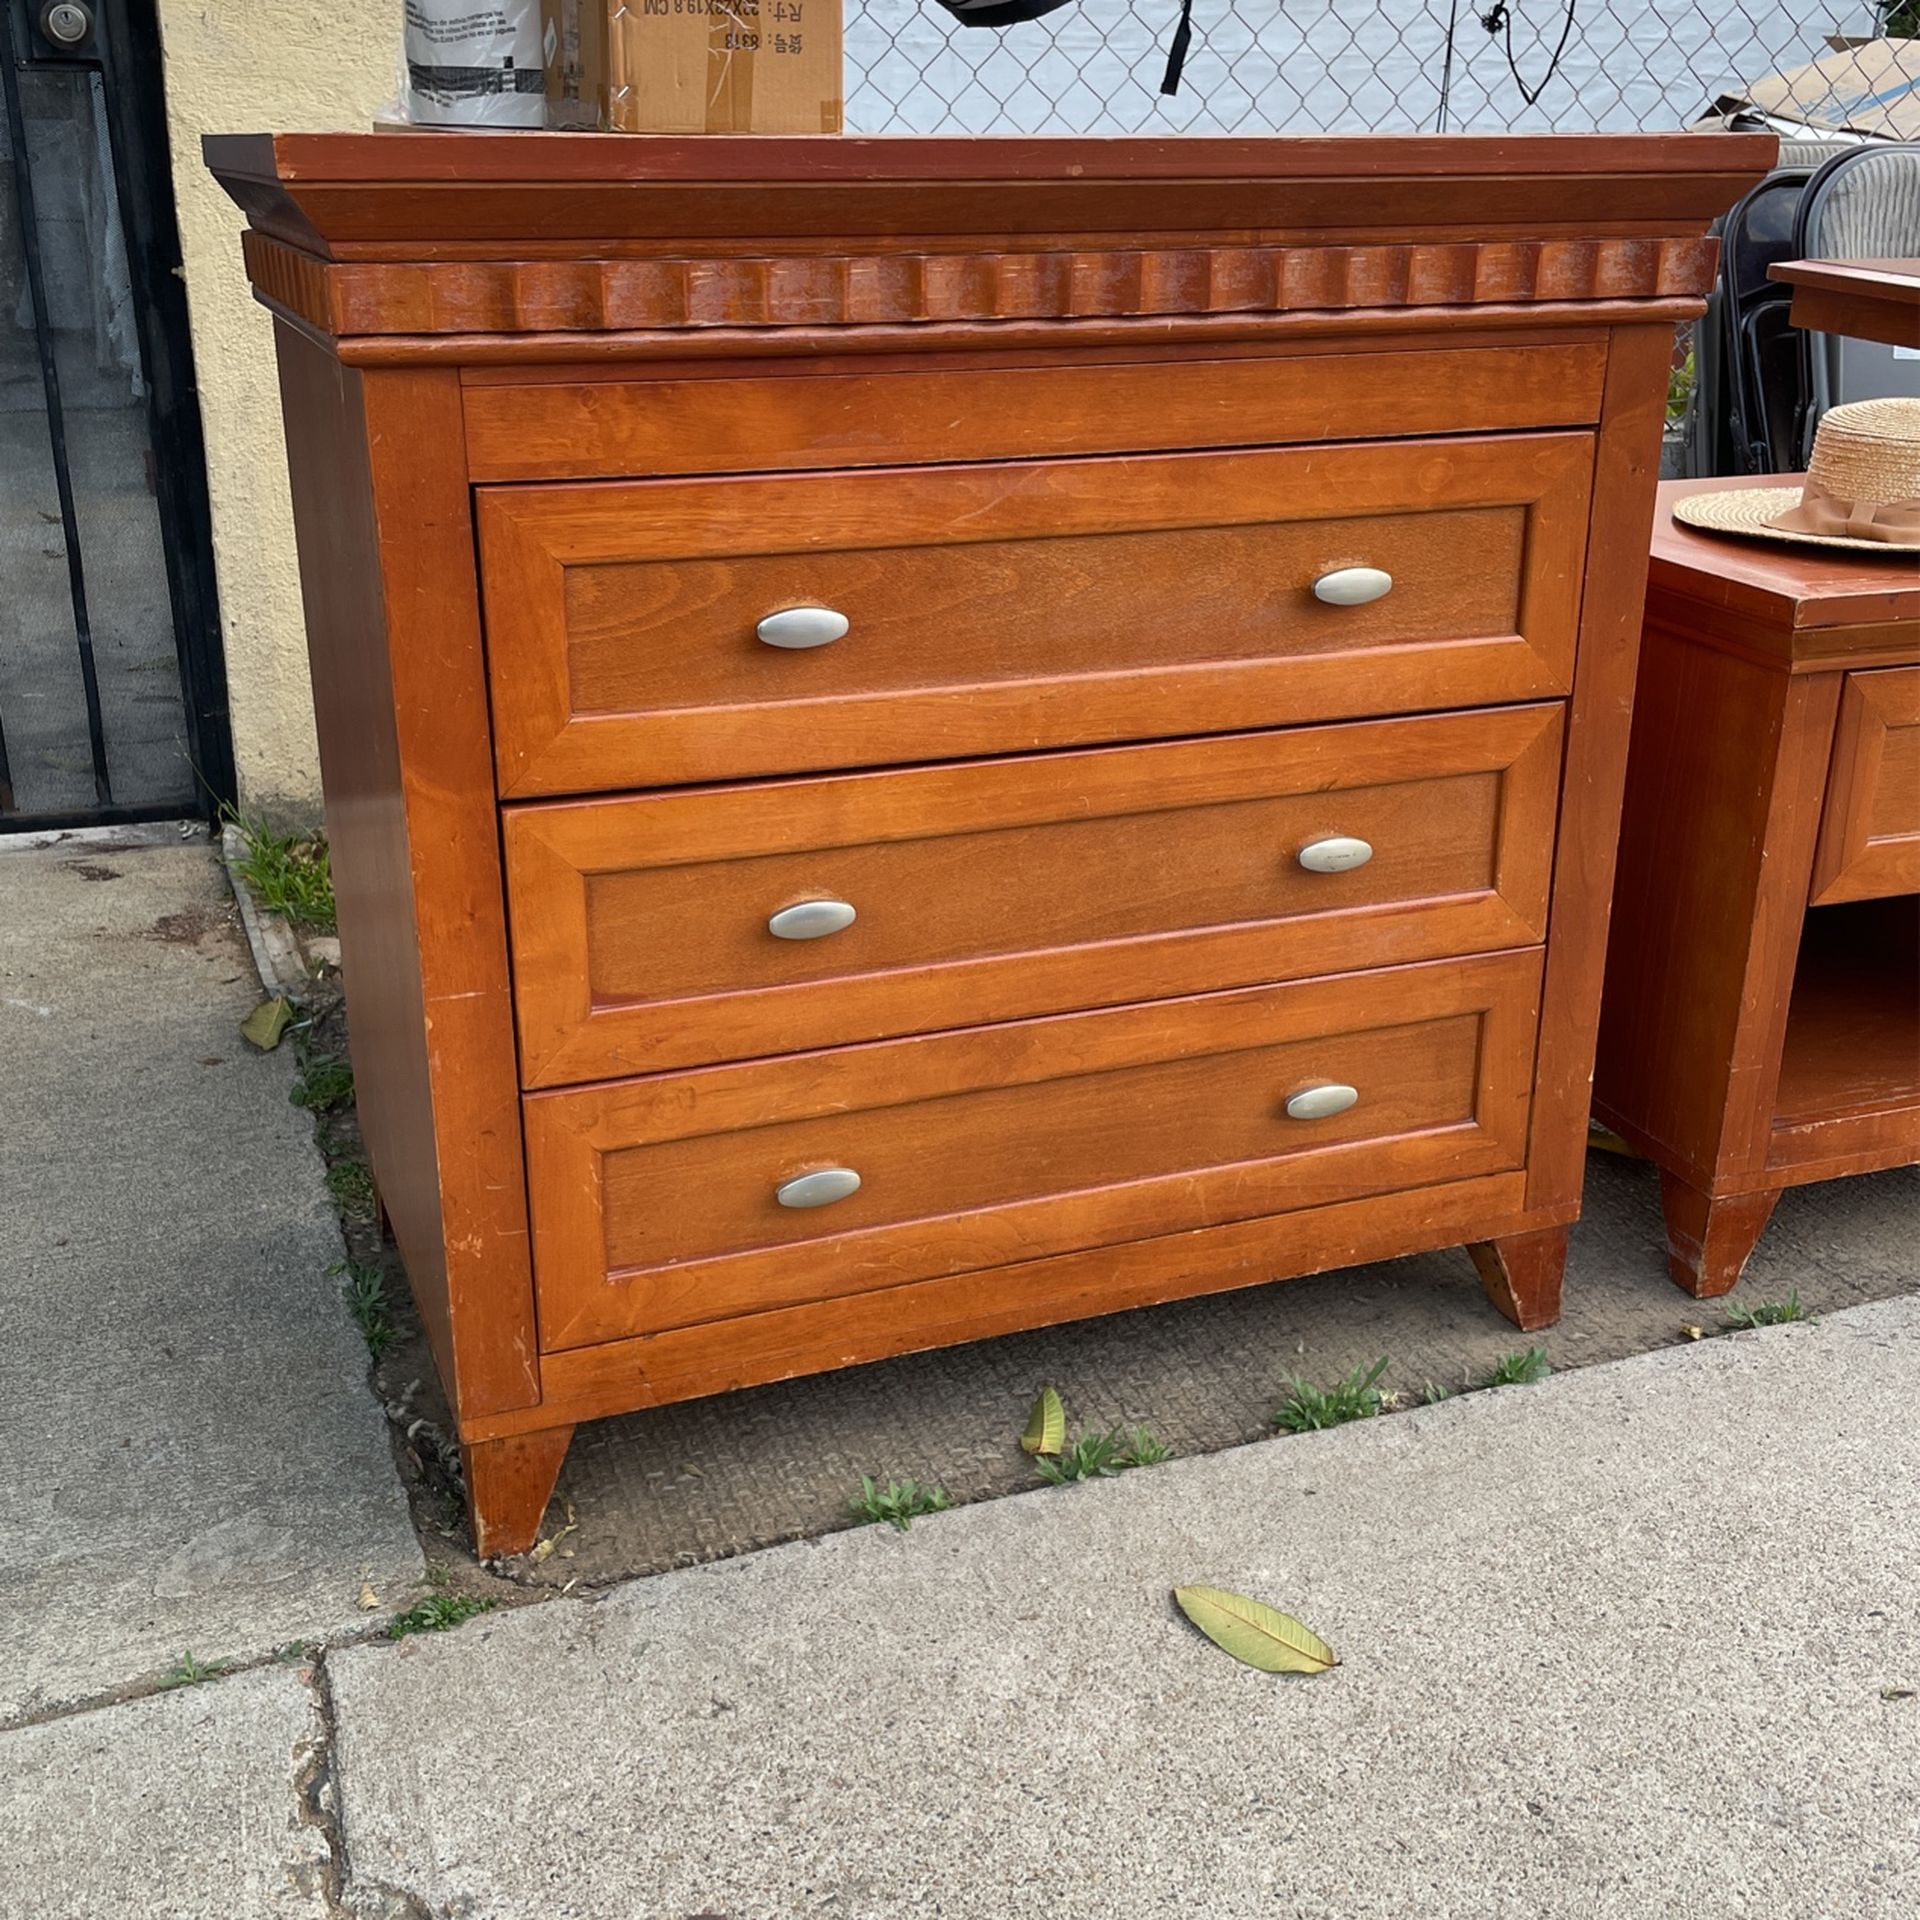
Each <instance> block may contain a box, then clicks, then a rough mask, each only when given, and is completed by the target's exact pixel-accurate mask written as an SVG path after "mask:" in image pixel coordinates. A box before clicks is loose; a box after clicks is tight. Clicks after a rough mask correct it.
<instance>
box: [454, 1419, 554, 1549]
mask: <svg viewBox="0 0 1920 1920" xmlns="http://www.w3.org/2000/svg"><path fill="white" fill-rule="evenodd" d="M572 1438H573V1429H572V1428H571V1427H542V1428H541V1429H540V1430H539V1431H538V1432H537V1433H516V1434H513V1435H511V1436H509V1437H508V1438H507V1439H505V1440H476V1441H474V1442H473V1443H472V1444H471V1445H467V1444H465V1443H464V1442H463V1443H462V1445H461V1448H460V1461H461V1465H462V1466H463V1467H464V1468H465V1469H466V1475H467V1518H468V1520H469V1521H470V1522H471V1523H472V1526H473V1550H474V1552H475V1553H477V1554H478V1555H479V1556H480V1558H481V1559H482V1560H491V1559H493V1558H495V1557H496V1556H497V1555H499V1554H503V1553H525V1552H526V1551H527V1549H528V1548H529V1547H531V1546H532V1545H533V1543H534V1542H535V1541H536V1540H537V1539H538V1538H539V1537H540V1522H541V1519H542V1518H543V1517H544V1515H545V1514H546V1511H547V1502H548V1501H549V1500H551V1499H552V1498H553V1483H554V1482H555V1481H556V1480H558V1479H559V1478H560V1463H561V1461H563V1460H564V1459H565V1458H566V1457H567V1442H568V1441H569V1440H571V1439H572Z"/></svg>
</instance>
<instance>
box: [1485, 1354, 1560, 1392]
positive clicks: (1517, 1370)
mask: <svg viewBox="0 0 1920 1920" xmlns="http://www.w3.org/2000/svg"><path fill="white" fill-rule="evenodd" d="M1552 1371H1553V1366H1552V1363H1551V1362H1550V1361H1549V1360H1548V1359H1547V1350H1546V1348H1545V1347H1527V1348H1524V1349H1521V1350H1518V1351H1515V1352H1513V1353H1503V1354H1502V1355H1501V1356H1500V1358H1499V1359H1498V1360H1496V1361H1495V1362H1494V1363H1493V1365H1492V1366H1491V1367H1490V1368H1488V1370H1487V1372H1486V1374H1485V1375H1484V1376H1483V1377H1482V1379H1481V1381H1480V1384H1481V1385H1482V1386H1483V1387H1530V1386H1532V1385H1534V1383H1535V1382H1536V1381H1540V1380H1544V1379H1545V1378H1546V1377H1547V1375H1548V1374H1550V1373H1551V1372H1552Z"/></svg>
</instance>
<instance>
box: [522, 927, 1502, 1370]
mask: <svg viewBox="0 0 1920 1920" xmlns="http://www.w3.org/2000/svg"><path fill="white" fill-rule="evenodd" d="M1538 980H1539V956H1538V954H1537V952H1535V953H1518V954H1498V955H1490V956H1485V957H1481V958H1475V959H1467V960H1460V961H1450V962H1445V963H1441V964H1437V965H1428V966H1422V967H1407V968H1397V969H1390V970H1388V971H1385V972H1381V973H1377V974H1370V975H1346V976H1338V977H1335V978H1333V979H1329V980H1318V981H1309V982H1303V983H1300V984H1298V985H1293V986H1275V987H1263V988H1256V989H1250V990H1246V991H1241V992H1234V993H1224V994H1215V995H1206V996H1201V997H1199V998H1194V999H1182V1000H1169V1001H1159V1002H1154V1003H1152V1004H1149V1005H1145V1006H1139V1007H1124V1008H1116V1009H1113V1010H1110V1011H1102V1012H1095V1013H1082V1014H1072V1015H1066V1016H1062V1017H1058V1018H1054V1019H1050V1020H1035V1021H1025V1022H1016V1023H1012V1024H1008V1025H1004V1026H992V1027H983V1028H973V1029H968V1030H966V1031H963V1032H958V1033H951V1034H939V1035H933V1036H930V1037H927V1038H922V1039H914V1040H904V1041H892V1042H884V1043H880V1044H877V1045H874V1046H869V1047H854V1048H846V1049H842V1050H838V1051H835V1052H828V1053H816V1054H801V1055H795V1056H791V1057H789V1058H786V1059H780V1060H766V1061H759V1062H755V1063H751V1064H748V1065H744V1066H731V1067H716V1068H709V1069H706V1070H703V1071H701V1072H698V1073H694V1074H684V1075H682V1074H660V1075H653V1076H650V1077H648V1078H646V1079H642V1080H633V1081H622V1082H609V1083H605V1084H602V1085H600V1086H595V1087H588V1088H582V1089H579V1090H575V1091H568V1092H559V1093H543V1094H534V1095H530V1096H529V1097H528V1099H527V1102H526V1116H527V1144H528V1154H529V1166H530V1174H531V1185H532V1191H533V1196H534V1236H535V1270H536V1275H537V1285H538V1288H539V1294H540V1314H541V1336H542V1339H543V1341H544V1342H545V1343H546V1344H547V1345H548V1346H549V1347H555V1348H557V1347H567V1346H581V1345H588V1344H591V1343H592V1342H594V1341H597V1340H605V1339H610V1338H614V1337H616V1336H618V1335H620V1334H626V1333H633V1332H639V1331H647V1330H651V1329H655V1328H659V1327H663V1326H673V1325H680V1324H689V1323H692V1322H694V1321H699V1320H707V1319H716V1318H721V1317H724V1316H727V1315H730V1314H736V1313H743V1312H750V1311H755V1310H763V1309H766V1308H769V1307H776V1306H785V1305H791V1304H795V1303H797V1302H799V1301H803V1300H807V1299H815V1298H820V1297H823V1296H826V1295H829V1294H837V1293H851V1292H857V1291H861V1290H863V1289H868V1288H874V1287H882V1286H897V1285H899V1284H901V1283H902V1282H903V1281H907V1280H914V1279H921V1278H930V1277H932V1276H934V1275H936V1274H940V1273H951V1272H959V1271H963V1270H965V1269H967V1268H972V1267H981V1266H988V1265H995V1264H999V1263H1002V1262H1005V1261H1007V1260H1017V1259H1032V1258H1035V1257H1036V1256H1039V1255H1043V1254H1048V1253H1059V1252H1066V1251H1069V1250H1071V1249H1073V1248H1075V1247H1082V1246H1089V1245H1096V1244H1102V1243H1110V1242H1118V1241H1125V1240H1132V1239H1138V1238H1143V1237H1148V1236H1151V1235H1155V1234H1163V1233H1168V1232H1171V1231H1174V1230H1175V1229H1178V1228H1181V1227H1197V1226H1204V1225H1208V1224H1211V1223H1213V1222H1216V1221H1219V1220H1223V1219H1237V1218H1247V1217H1249V1216H1252V1215H1255V1214H1261V1213H1273V1212H1280V1211H1285V1210H1290V1209H1295V1208H1301V1207H1307V1206H1314V1205H1325V1204H1329V1203H1332V1202H1336V1201H1341V1200H1347V1199H1351V1198H1354V1197H1356V1196H1357V1195H1359V1194H1362V1193H1368V1192H1379V1191H1382V1190H1384V1189H1387V1188H1392V1187H1397V1186H1426V1185H1433V1184H1435V1183H1437V1182H1439V1181H1442V1180H1447V1179H1465V1178H1470V1177H1473V1176H1475V1175H1479V1174H1485V1173H1492V1172H1498V1171H1502V1170H1504V1169H1507V1168H1511V1167H1516V1166H1518V1165H1519V1164H1520V1163H1521V1160H1522V1158H1523V1155H1524V1145H1523V1142H1524V1132H1525V1124H1526V1112H1527V1106H1528V1079H1529V1069H1530V1065H1531V1060H1532V1051H1533V1031H1534V1021H1535V1017H1536V1012H1537V1006H1536V994H1537V989H1538ZM1320 1082H1344V1083H1345V1084H1347V1085H1350V1086H1352V1087H1354V1088H1356V1089H1358V1091H1359V1099H1358V1101H1357V1103H1356V1104H1355V1105H1353V1106H1351V1107H1350V1108H1349V1109H1348V1110H1347V1111H1346V1112H1344V1113H1342V1114H1338V1115H1336V1116H1334V1117H1332V1118H1328V1119H1318V1120H1310V1121H1303V1120H1296V1119H1293V1118H1291V1117H1290V1116H1289V1115H1288V1114H1287V1112H1286V1102H1287V1101H1288V1099H1289V1098H1290V1097H1292V1096H1293V1095H1294V1094H1296V1093H1297V1092H1299V1091H1300V1090H1302V1089H1303V1088H1305V1087H1308V1086H1311V1085H1314V1084H1318V1083H1320ZM838 1166H844V1167H850V1168H852V1169H854V1170H855V1171H856V1172H858V1173H859V1174H860V1176H861V1179H862V1183H863V1184H862V1185H861V1187H860V1190H859V1191H858V1192H857V1193H856V1194H854V1195H853V1196H852V1197H851V1198H848V1199H845V1200H842V1201H839V1202H837V1203H836V1204H834V1205H832V1206H829V1207H823V1208H810V1209H806V1210H802V1211H796V1210H794V1209H791V1208H787V1207H783V1206H780V1205H779V1204H777V1202H776V1201H775V1198H774V1190H775V1188H776V1187H777V1186H778V1185H780V1184H781V1183H783V1182H785V1181H787V1180H790V1179H792V1178H794V1177H796V1176H798V1175H800V1174H803V1173H806V1172H808V1171H810V1170H813V1169H816V1168H820V1167H838Z"/></svg>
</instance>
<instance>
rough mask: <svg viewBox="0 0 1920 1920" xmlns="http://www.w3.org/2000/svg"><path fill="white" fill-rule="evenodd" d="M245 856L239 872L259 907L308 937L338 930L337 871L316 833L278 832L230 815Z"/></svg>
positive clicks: (254, 821)
mask: <svg viewBox="0 0 1920 1920" xmlns="http://www.w3.org/2000/svg"><path fill="white" fill-rule="evenodd" d="M228 817H229V818H230V819H231V820H232V821H233V824H234V825H235V827H237V828H238V829H239V832H240V839H241V844H242V845H243V846H244V847H245V849H246V851H245V852H244V853H243V854H242V855H241V857H240V862H239V866H240V872H241V874H242V876H243V877H244V878H245V880H246V883H247V885H248V886H250V887H251V888H252V889H253V891H254V894H255V896H256V897H257V898H258V900H259V902H260V904H261V905H262V906H263V907H265V908H267V909H268V910H269V911H270V912H273V913H278V914H282V915H284V916H285V917H286V918H287V919H288V920H290V921H291V922H292V923H293V924H294V925H295V926H296V927H300V928H303V929H304V930H305V931H307V932H309V933H332V932H333V931H334V930H335V925H336V922H335V916H334V906H333V869H332V865H331V863H330V861H329V859H328V855H327V843H326V840H325V839H324V838H323V837H322V836H321V835H319V834H317V833H306V834H286V833H275V832H274V831H273V830H272V829H271V828H270V827H267V826H264V825H262V824H261V822H259V821H258V820H248V819H245V818H243V817H242V816H240V815H238V814H232V815H229V816H228Z"/></svg>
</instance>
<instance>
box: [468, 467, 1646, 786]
mask: <svg viewBox="0 0 1920 1920" xmlns="http://www.w3.org/2000/svg"><path fill="white" fill-rule="evenodd" d="M1591 449H1592V442H1591V439H1590V438H1589V437H1588V436H1585V435H1581V434H1540V435H1498V436H1489V437H1486V438H1481V439H1465V440H1457V441H1413V442H1408V443H1405V444H1404V445H1398V446H1379V445H1338V446H1330V447H1324V448H1288V449H1279V450H1263V451H1257V452H1246V453H1229V454H1211V453H1191V454H1177V455H1158V456H1153V457H1142V458H1138V459H1098V460H1050V461H1029V462H1020V463H1007V464H998V463H994V464H985V465H978V466H956V467H932V468H885V469H877V470H870V471H865V472H836V473H824V474H809V475H797V476H793V477H776V478H759V477H755V478H749V479H734V480H718V479H715V480H685V481H679V480H674V481H664V480H663V481H653V482H634V483H629V484H622V485H614V484H580V485H575V486H567V487H501V488H487V489H484V490H482V491H481V493H480V495H479V529H480V545H481V564H482V573H483V577H484V579H485V581H486V594H487V612H488V631H489V640H490V647H489V658H490V661H491V666H492V672H493V679H494V689H495V714H496V728H497V737H496V748H497V752H498V757H499V769H500V786H501V791H502V792H503V793H504V794H507V795H529V794H537V793H555V792H559V793H566V792H578V791H585V790H593V789H606V788H622V787H634V786H657V785H665V784H671V783H676V782H681V781H687V780H700V779H715V778H727V777H730V776H737V775H741V774H754V773H779V772H791V771H794V770H796V769H804V768H814V767H833V766H865V765H880V764H885V763H887V762H889V761H898V760H914V759H926V760H931V759H950V758H954V757H957V756H960V755H965V754H971V753H991V752H995V751H1000V750H1005V749H1009V748H1032V747H1040V746H1060V745H1068V744H1072V743H1075V742H1079V741H1087V740H1100V739H1115V738H1127V737H1136V738H1137V737H1153V736H1155V735H1172V734H1182V733H1198V732H1205V731H1214V730H1217V729H1220V728H1224V727H1244V726H1246V725H1248V724H1250V723H1252V724H1275V723H1281V722H1286V721H1298V720H1309V719H1329V718H1339V717H1345V716H1348V715H1352V714H1356V713H1374V712H1383V711H1384V712H1390V711H1393V710H1395V709H1405V708H1421V707H1439V706H1454V705H1462V704H1470V703H1472V704H1477V703H1480V702H1485V701H1492V700H1502V699H1521V698H1530V697H1538V696H1540V695H1543V694H1553V693H1560V692H1564V691H1565V690H1566V688H1567V687H1568V685H1569V684H1570V683H1571V678H1572V651H1573V639H1574V626H1575V621H1576V618H1577V615H1578V586H1579V579H1580V559H1579V554H1580V549H1581V546H1582V543H1583V542H1584V539H1585V536H1586V511H1587V486H1588V475H1589V469H1590V463H1591V458H1592V453H1591ZM1352 566H1370V567H1378V568H1382V569H1384V570H1385V571H1387V572H1389V573H1390V574H1392V576H1393V580H1394V585H1393V590H1392V592H1390V593H1389V594H1388V595H1387V596H1386V597H1385V598H1384V599H1380V600H1377V601H1375V602H1373V603H1372V604H1371V605H1367V606H1328V605H1323V604H1322V603H1321V602H1320V601H1318V600H1317V599H1315V597H1314V595H1313V591H1312V588H1313V583H1314V581H1315V580H1316V579H1318V578H1319V577H1320V576H1321V575H1323V574H1325V573H1328V572H1330V571H1333V570H1335V569H1338V568H1342V567H1352ZM1636 577H1637V574H1636ZM1628 585H1629V587H1630V586H1631V580H1629V582H1628ZM804 605H818V606H825V607H831V608H834V609H836V610H837V611H839V612H841V613H842V614H844V615H846V617H847V618H848V619H849V620H850V622H851V623H852V628H851V631H850V632H849V633H848V635H847V636H846V637H845V638H844V639H841V640H838V641H835V642H834V643H833V644H832V645H830V646H823V647H817V648H813V649H811V650H809V651H806V652H798V653H796V652H790V651H787V650H784V649H780V648H774V647H768V646H765V645H762V644H761V643H760V642H759V641H758V640H756V638H755V626H756V623H757V622H758V621H759V620H760V619H761V617H762V616H763V615H766V614H769V613H772V612H775V611H778V610H779V609H781V608H785V607H791V606H804ZM1038 608H1044V609H1045V617H1044V620H1041V619H1039V618H1038V617H1037V616H1036V611H1035V610H1036V609H1038Z"/></svg>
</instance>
